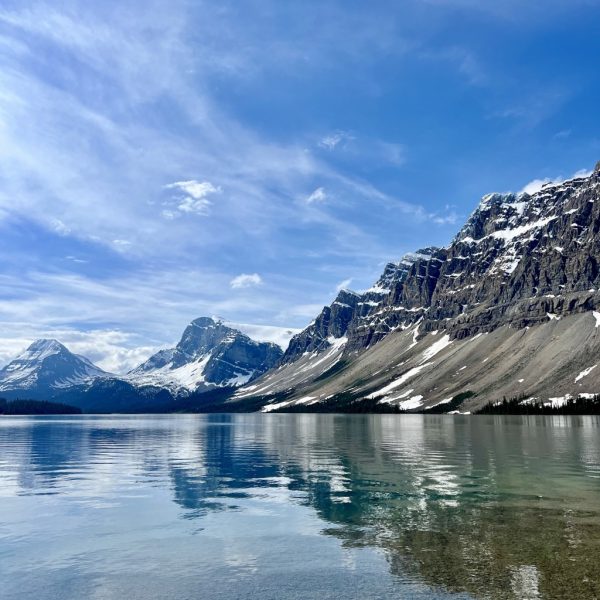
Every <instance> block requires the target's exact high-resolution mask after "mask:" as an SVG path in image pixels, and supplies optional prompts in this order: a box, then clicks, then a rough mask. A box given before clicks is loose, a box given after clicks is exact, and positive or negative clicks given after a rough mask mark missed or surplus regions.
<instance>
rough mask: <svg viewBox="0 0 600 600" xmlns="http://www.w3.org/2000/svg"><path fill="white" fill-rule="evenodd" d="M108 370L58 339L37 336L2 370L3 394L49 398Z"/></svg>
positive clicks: (0, 374)
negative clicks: (38, 338) (39, 338)
mask: <svg viewBox="0 0 600 600" xmlns="http://www.w3.org/2000/svg"><path fill="white" fill-rule="evenodd" d="M108 376H109V374H108V373H106V372H105V371H103V370H102V369H100V368H99V367H97V366H96V365H94V364H92V363H91V362H90V361H89V360H88V359H87V358H85V357H83V356H79V355H77V354H73V353H72V352H70V351H69V350H67V348H66V347H65V346H63V345H62V344H61V343H60V342H57V341H56V340H46V339H41V340H36V341H35V342H33V344H31V346H29V348H27V350H25V352H23V353H22V354H21V355H19V356H18V357H17V358H15V359H14V360H13V361H11V362H10V363H9V364H8V365H6V366H5V367H4V368H3V369H1V370H0V395H2V396H5V397H9V398H10V397H22V398H31V399H37V398H41V399H48V398H51V397H53V396H55V395H56V394H57V393H59V392H60V391H61V390H64V389H66V388H68V387H70V386H73V385H80V384H83V383H85V382H89V381H91V380H92V379H94V378H98V377H100V378H103V377H108Z"/></svg>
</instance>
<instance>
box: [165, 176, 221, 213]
mask: <svg viewBox="0 0 600 600" xmlns="http://www.w3.org/2000/svg"><path fill="white" fill-rule="evenodd" d="M165 189H175V190H179V191H181V192H183V194H184V195H183V196H179V197H177V198H176V199H175V200H176V207H177V210H178V211H180V212H181V213H187V214H196V215H201V216H206V215H207V214H208V211H209V208H210V206H211V204H212V202H211V201H210V200H209V199H208V197H207V196H209V195H211V194H216V193H218V192H220V191H221V189H220V188H219V187H216V186H214V185H213V184H212V183H210V181H196V180H194V179H191V180H189V181H176V182H175V183H171V184H169V185H166V186H165ZM162 214H163V216H164V217H165V218H167V219H173V218H174V217H175V216H176V213H174V212H173V211H172V210H169V209H166V210H163V211H162Z"/></svg>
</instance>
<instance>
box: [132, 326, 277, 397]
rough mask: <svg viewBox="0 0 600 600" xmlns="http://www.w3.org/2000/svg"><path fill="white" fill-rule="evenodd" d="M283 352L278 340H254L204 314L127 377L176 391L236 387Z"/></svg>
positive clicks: (252, 376) (259, 373)
mask: <svg viewBox="0 0 600 600" xmlns="http://www.w3.org/2000/svg"><path fill="white" fill-rule="evenodd" d="M282 355H283V352H282V350H281V348H280V347H279V346H277V345H276V344H272V343H267V342H257V341H254V340H252V339H251V338H249V337H248V336H247V335H245V334H243V333H242V332H241V331H238V330H237V329H233V328H231V327H228V326H227V325H225V324H224V323H223V322H222V321H220V320H215V319H212V318H209V317H201V318H199V319H196V320H194V321H192V322H191V323H190V324H189V325H188V326H187V327H186V329H185V331H184V332H183V335H182V336H181V340H180V341H179V343H178V344H177V346H175V348H170V349H168V350H161V351H160V352H157V353H156V354H154V355H153V356H151V357H150V358H149V359H148V360H147V361H146V362H145V363H143V364H142V365H140V366H139V367H137V368H136V369H134V370H133V371H131V372H130V373H129V374H128V376H127V380H128V381H129V382H131V383H133V384H135V385H154V386H157V387H163V388H167V389H170V390H173V391H176V392H177V391H201V390H203V389H210V388H213V387H237V386H240V385H243V384H245V383H248V382H249V381H250V380H252V379H255V378H256V377H258V376H259V375H262V374H263V373H264V372H265V371H267V370H269V369H270V368H271V367H272V366H274V365H275V364H276V363H277V362H278V361H279V359H280V358H281V356H282Z"/></svg>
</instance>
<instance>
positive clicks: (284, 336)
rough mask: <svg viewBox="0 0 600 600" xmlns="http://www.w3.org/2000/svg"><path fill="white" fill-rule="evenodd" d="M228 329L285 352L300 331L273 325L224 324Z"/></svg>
mask: <svg viewBox="0 0 600 600" xmlns="http://www.w3.org/2000/svg"><path fill="white" fill-rule="evenodd" d="M225 325H227V326H228V327H233V328H234V329H239V330H240V331H241V332H243V333H245V334H246V335H247V336H249V337H251V338H252V339H253V340H256V341H258V342H271V343H273V344H277V345H278V346H279V347H280V348H282V349H283V350H285V349H286V348H287V347H288V344H289V342H290V340H291V339H292V337H293V336H294V335H296V334H297V333H300V331H301V329H294V328H290V327H276V326H273V325H252V324H249V323H231V322H227V321H226V322H225Z"/></svg>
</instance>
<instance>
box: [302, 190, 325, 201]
mask: <svg viewBox="0 0 600 600" xmlns="http://www.w3.org/2000/svg"><path fill="white" fill-rule="evenodd" d="M325 200H327V192H326V191H325V188H323V187H318V188H317V189H316V190H314V191H313V192H311V193H310V194H309V195H308V196H307V197H306V203H307V204H313V203H315V202H324V201H325Z"/></svg>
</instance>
